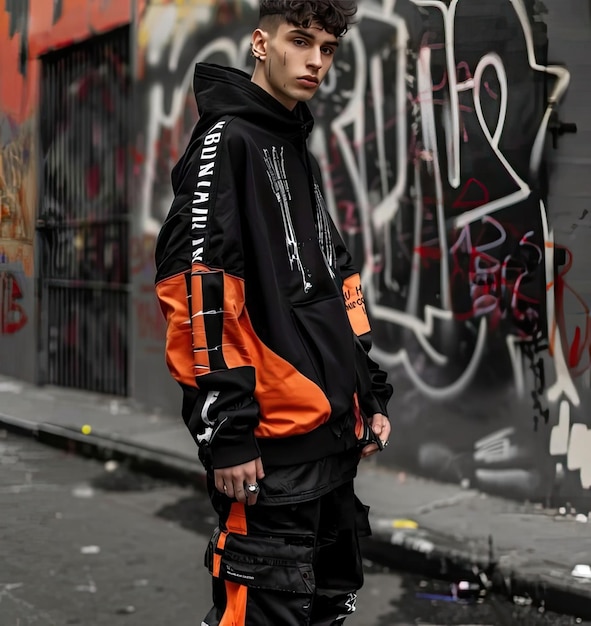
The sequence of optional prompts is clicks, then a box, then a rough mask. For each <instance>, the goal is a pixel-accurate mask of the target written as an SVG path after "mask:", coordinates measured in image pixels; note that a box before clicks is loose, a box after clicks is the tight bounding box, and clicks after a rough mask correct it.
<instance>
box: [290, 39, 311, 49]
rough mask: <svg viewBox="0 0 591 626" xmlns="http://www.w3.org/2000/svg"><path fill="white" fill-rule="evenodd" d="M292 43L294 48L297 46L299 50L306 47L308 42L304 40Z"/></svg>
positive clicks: (295, 40)
mask: <svg viewBox="0 0 591 626" xmlns="http://www.w3.org/2000/svg"><path fill="white" fill-rule="evenodd" d="M293 43H294V44H295V45H296V46H299V47H300V48H303V47H304V46H306V45H308V42H307V41H306V40H305V39H294V40H293Z"/></svg>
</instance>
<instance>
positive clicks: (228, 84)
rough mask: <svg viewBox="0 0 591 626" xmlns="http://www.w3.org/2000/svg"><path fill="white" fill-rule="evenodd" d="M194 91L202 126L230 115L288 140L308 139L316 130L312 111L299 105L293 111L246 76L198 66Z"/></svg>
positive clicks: (202, 64) (204, 64)
mask: <svg viewBox="0 0 591 626" xmlns="http://www.w3.org/2000/svg"><path fill="white" fill-rule="evenodd" d="M193 89H194V91H195V98H196V100H197V108H198V110H199V115H200V118H199V126H200V127H201V129H203V126H207V127H210V126H212V125H213V124H214V123H215V122H216V121H217V120H218V119H219V118H220V117H222V116H226V115H231V116H235V117H240V118H242V119H244V120H246V121H249V122H252V123H253V124H256V125H257V126H261V127H262V128H266V129H268V130H269V131H271V132H272V133H275V134H278V135H281V136H283V137H285V138H286V139H290V138H296V137H298V138H301V137H302V134H303V135H304V137H305V138H307V137H308V135H309V134H310V132H311V131H312V127H313V126H314V120H313V117H312V114H311V113H310V109H309V108H308V106H307V105H306V104H305V103H303V102H298V104H297V105H296V107H295V108H294V109H293V111H290V110H289V109H288V108H286V107H285V106H283V105H282V104H281V103H280V102H279V101H278V100H277V99H276V98H274V97H273V96H272V95H271V94H269V93H267V92H266V91H265V90H264V89H262V88H261V87H259V86H258V85H257V84H255V83H253V82H252V81H251V79H250V76H249V75H248V74H246V73H245V72H243V71H241V70H238V69H235V68H230V67H222V66H220V65H214V64H211V63H197V65H196V66H195V76H194V80H193Z"/></svg>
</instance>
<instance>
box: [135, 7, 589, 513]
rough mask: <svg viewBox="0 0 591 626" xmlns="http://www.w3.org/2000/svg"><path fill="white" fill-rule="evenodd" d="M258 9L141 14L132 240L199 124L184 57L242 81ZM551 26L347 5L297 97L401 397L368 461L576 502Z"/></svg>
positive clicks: (557, 71)
mask: <svg viewBox="0 0 591 626" xmlns="http://www.w3.org/2000/svg"><path fill="white" fill-rule="evenodd" d="M545 6H546V7H547V6H552V2H546V3H545ZM557 6H558V5H557ZM256 9H257V3H256V2H255V1H253V2H230V1H227V2H217V3H213V2H212V3H207V2H199V3H196V2H188V1H187V2H185V3H184V4H183V3H175V4H173V3H166V2H151V3H147V4H146V5H145V7H144V10H143V12H142V15H141V22H140V26H139V47H140V51H141V53H140V56H139V58H140V59H141V61H140V72H139V77H140V90H141V94H142V96H141V101H142V103H143V107H144V108H143V114H144V116H145V117H144V119H145V120H146V123H145V124H144V125H143V128H144V134H143V137H142V142H141V149H140V150H139V152H140V155H139V158H138V162H139V165H138V167H140V168H141V171H142V176H141V180H142V191H141V206H140V212H141V219H140V226H141V233H142V235H143V237H144V238H145V240H146V241H149V240H150V239H151V238H153V237H154V236H155V234H156V233H157V231H158V229H159V226H160V224H161V223H162V220H163V218H164V216H165V214H166V212H167V210H168V207H169V205H170V200H171V195H170V194H171V191H170V183H169V180H170V179H169V176H170V169H171V167H172V166H173V164H174V163H175V162H176V159H177V158H178V156H179V154H180V153H181V152H182V150H183V149H184V146H185V144H186V141H187V138H188V136H189V134H190V131H191V128H192V126H193V124H194V122H195V120H196V117H197V111H196V110H195V102H194V99H193V94H192V74H193V67H194V64H195V62H197V61H209V62H217V63H222V64H230V65H233V66H236V67H240V68H242V69H245V70H247V71H249V69H250V65H249V58H248V54H247V53H248V44H249V41H250V38H249V36H250V32H251V30H252V27H253V25H254V23H255V20H256ZM565 19H566V20H567V21H568V19H569V18H568V17H566V18H565ZM571 19H572V20H576V19H577V17H576V16H574V15H573V16H572V17H571ZM548 20H549V15H548V9H547V8H544V5H542V3H538V2H534V1H533V0H482V1H481V2H478V3H474V2H468V1H466V0H463V1H462V0H445V1H443V0H383V1H381V2H377V1H376V2H371V1H362V2H360V10H359V14H358V24H357V26H356V27H355V29H354V30H353V31H351V32H350V34H349V35H348V37H347V38H346V40H345V42H344V45H342V46H341V49H339V54H338V58H337V61H336V65H335V67H334V69H333V71H332V72H331V75H330V76H329V79H328V80H327V82H326V84H325V85H324V86H323V87H322V90H321V92H320V95H319V96H318V97H317V98H316V100H315V101H314V102H313V103H312V108H313V112H314V114H315V116H316V121H317V123H316V127H315V130H314V133H313V136H312V138H311V145H312V148H313V150H314V152H315V153H316V155H317V156H318V158H319V160H320V163H321V165H322V168H323V176H324V178H325V186H326V189H327V190H328V198H327V201H328V205H329V209H330V210H331V212H332V214H333V216H334V217H335V219H336V220H337V222H338V224H339V226H340V228H341V231H342V233H343V235H344V237H345V239H346V241H347V243H348V245H349V247H350V249H351V251H352V252H353V254H354V256H355V258H356V260H357V262H358V264H359V266H360V268H361V269H362V273H363V280H364V285H365V297H366V303H367V305H368V309H369V311H370V314H371V316H372V320H373V326H374V330H375V347H374V350H375V356H376V357H377V358H378V359H379V360H380V361H381V362H382V364H383V365H385V366H386V367H387V368H388V370H389V371H390V373H391V377H392V382H393V383H394V386H395V388H396V392H395V396H394V399H393V401H392V404H391V413H392V416H393V421H394V430H395V433H396V434H395V437H394V438H393V439H394V447H393V450H392V453H391V454H390V455H389V457H388V458H386V457H384V458H383V459H382V462H389V463H395V464H399V465H402V466H404V467H407V468H410V469H412V470H414V471H418V472H421V473H424V474H427V475H430V476H435V477H438V478H441V479H445V480H450V481H462V482H463V484H470V485H472V486H474V487H478V488H481V489H484V490H487V491H500V492H502V493H504V494H509V495H513V496H515V497H519V498H521V497H531V498H537V499H542V500H544V501H546V502H549V501H553V500H554V499H559V500H560V499H562V500H565V499H566V500H569V501H570V502H573V501H574V500H576V499H577V498H583V499H587V500H588V498H589V488H591V460H590V459H591V457H589V455H588V454H585V453H583V450H585V449H589V448H588V446H589V445H590V443H591V442H590V441H589V436H590V435H589V429H588V426H589V425H590V422H589V418H588V417H587V416H586V413H585V411H584V407H585V406H588V403H589V399H588V391H587V389H588V386H589V385H588V379H589V359H590V354H589V349H588V345H589V342H590V341H591V340H590V337H591V327H590V326H589V324H588V321H585V320H588V301H589V300H588V299H587V300H585V298H584V297H582V296H581V295H580V294H578V293H577V292H576V291H575V290H574V288H573V287H572V285H571V283H570V281H569V272H570V271H571V268H572V266H573V263H574V262H575V261H574V259H573V254H572V253H571V251H569V249H568V248H567V247H566V246H565V245H564V242H563V241H561V240H560V238H559V237H557V236H556V233H555V225H554V215H555V214H556V209H555V207H553V206H552V201H551V194H550V195H549V191H550V192H551V190H552V186H553V185H555V184H557V183H556V180H555V178H556V177H555V176H554V175H553V170H552V164H553V158H555V156H556V154H555V152H554V151H553V149H552V133H551V132H550V131H552V130H553V129H554V130H555V129H556V124H557V120H558V116H559V115H560V110H561V109H560V104H561V102H562V101H563V100H564V98H565V95H566V92H567V88H568V86H569V81H570V79H571V73H570V72H569V68H568V67H566V66H565V65H564V60H563V59H560V58H554V59H551V58H550V56H549V49H551V48H549V44H550V40H549V37H548V31H547V22H548ZM573 23H574V22H573ZM573 121H576V120H573ZM562 130H564V129H562ZM562 130H561V131H560V133H558V134H560V135H562ZM554 134H555V135H557V133H556V132H555V133H554ZM560 141H561V142H564V143H567V142H568V141H569V137H568V136H566V137H564V138H561V140H560ZM561 208H562V210H565V208H564V207H561ZM586 215H587V211H586V210H585V211H581V215H580V217H581V219H584V217H585V216H586ZM144 267H147V266H144ZM149 269H150V271H152V268H151V267H150V268H149ZM149 273H150V272H149V271H146V278H147V277H148V275H149ZM146 310H151V309H150V308H149V307H146ZM147 315H148V314H147ZM576 316H579V317H576ZM158 332H159V331H158ZM156 343H157V342H156ZM154 347H155V348H156V344H154ZM173 393H174V394H176V391H174V392H173ZM585 446H587V447H585Z"/></svg>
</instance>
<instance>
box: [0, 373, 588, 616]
mask: <svg viewBox="0 0 591 626" xmlns="http://www.w3.org/2000/svg"><path fill="white" fill-rule="evenodd" d="M0 428H4V429H7V430H11V431H14V432H19V433H21V434H24V435H28V436H34V437H36V438H37V439H39V440H40V441H42V442H44V443H47V444H50V445H54V446H58V447H61V448H64V449H67V450H70V451H72V452H76V453H79V454H82V455H86V456H92V457H95V458H98V459H102V460H108V459H117V460H120V461H124V462H126V463H128V464H129V465H130V466H132V467H134V468H136V469H139V470H141V471H146V472H150V473H152V474H156V475H159V476H162V477H168V478H170V479H173V480H176V481H180V482H183V483H191V484H193V485H195V486H196V488H198V489H202V488H203V486H204V480H203V478H204V476H203V471H202V468H201V464H200V463H199V461H198V459H197V454H196V447H195V444H194V443H193V441H192V440H191V438H190V436H189V435H188V433H187V431H186V429H185V426H184V424H183V423H182V420H181V419H180V417H178V418H177V417H174V416H170V415H159V414H156V413H154V414H150V413H149V412H146V411H142V410H139V409H138V408H137V407H135V406H134V405H133V404H132V403H131V402H128V401H126V400H122V399H120V398H113V397H108V396H103V395H99V394H92V393H88V392H78V391H73V390H68V389H61V388H55V387H36V386H33V385H29V384H27V383H23V382H21V381H17V380H13V379H9V378H6V377H2V376H0ZM388 452H389V451H388V450H386V451H385V452H383V453H382V454H388ZM357 491H358V494H359V496H360V498H361V500H362V501H363V502H364V503H366V504H368V505H370V506H371V521H372V526H373V531H374V532H373V536H372V538H371V539H369V540H367V541H366V543H365V545H364V550H365V554H366V556H367V557H368V558H371V559H374V560H376V561H380V562H381V563H383V564H385V565H388V566H391V567H393V568H397V569H405V570H409V571H414V572H419V573H421V574H422V575H425V576H435V577H442V576H443V577H446V578H450V579H453V580H454V581H456V582H459V581H461V580H466V581H472V582H476V583H478V585H480V586H481V588H482V589H483V590H484V589H486V591H489V592H491V591H492V592H497V593H502V594H505V595H508V596H509V597H510V598H513V597H515V598H516V601H517V602H519V603H524V602H530V600H531V601H532V602H533V603H534V604H540V605H541V606H544V607H545V608H546V609H547V610H554V611H557V612H559V613H567V614H571V615H575V616H577V617H580V618H583V619H585V620H591V570H590V566H591V520H589V521H588V522H587V521H585V520H586V517H585V516H581V515H580V514H579V517H578V518H577V517H576V516H574V515H568V514H567V515H564V514H561V513H560V512H559V511H555V510H550V509H544V508H542V507H540V506H538V505H533V504H529V503H520V502H514V501H511V500H505V499H502V498H497V497H492V496H488V495H486V494H483V493H481V492H479V491H476V490H471V489H465V488H462V486H460V485H453V484H446V483H438V482H435V481H432V480H427V479H423V478H420V477H416V476H412V475H409V474H407V473H406V472H404V471H402V470H397V469H392V468H391V467H384V466H383V465H382V464H378V463H377V462H376V460H375V457H372V459H369V460H367V461H363V462H362V463H361V465H360V470H359V475H358V479H357ZM583 517H585V520H584V519H583ZM575 574H578V575H575ZM587 574H589V576H588V577H587Z"/></svg>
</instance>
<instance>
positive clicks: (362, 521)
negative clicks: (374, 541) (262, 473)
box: [355, 496, 371, 537]
mask: <svg viewBox="0 0 591 626" xmlns="http://www.w3.org/2000/svg"><path fill="white" fill-rule="evenodd" d="M355 529H356V531H357V536H358V537H369V536H370V535H371V525H370V523H369V507H368V506H367V505H365V504H363V503H362V502H361V500H360V499H359V498H358V497H357V496H355Z"/></svg>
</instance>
